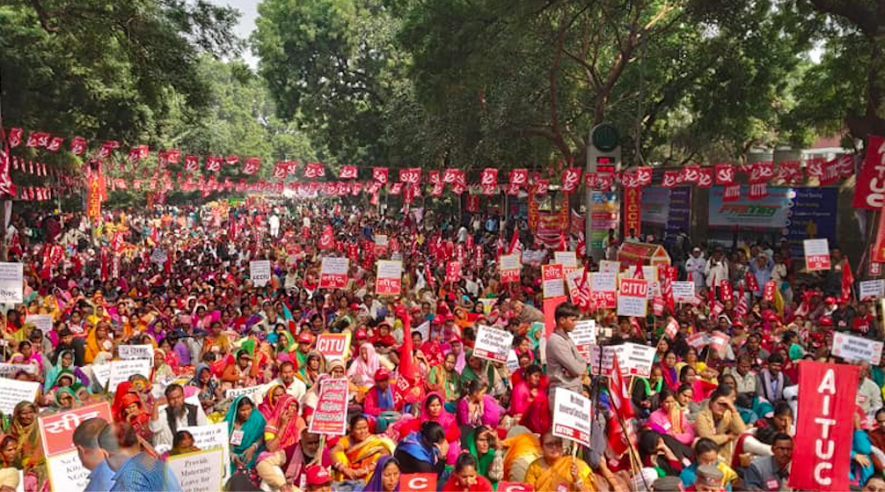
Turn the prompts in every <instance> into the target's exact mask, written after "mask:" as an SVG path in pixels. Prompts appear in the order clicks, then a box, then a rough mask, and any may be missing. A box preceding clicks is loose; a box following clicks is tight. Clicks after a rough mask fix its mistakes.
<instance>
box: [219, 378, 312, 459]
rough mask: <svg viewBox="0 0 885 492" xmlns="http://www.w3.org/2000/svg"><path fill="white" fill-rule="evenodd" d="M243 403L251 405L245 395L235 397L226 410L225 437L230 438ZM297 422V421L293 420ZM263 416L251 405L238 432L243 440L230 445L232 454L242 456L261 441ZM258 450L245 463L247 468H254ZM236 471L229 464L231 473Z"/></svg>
mask: <svg viewBox="0 0 885 492" xmlns="http://www.w3.org/2000/svg"><path fill="white" fill-rule="evenodd" d="M243 401H248V402H249V403H252V400H250V399H249V397H248V396H246V395H240V396H238V397H236V398H235V399H234V401H233V403H231V405H230V408H228V409H227V415H225V416H224V420H225V422H227V435H228V436H230V435H232V434H233V431H234V424H235V423H236V421H237V412H238V411H239V409H240V405H241V404H242V403H243ZM293 420H297V419H293ZM265 423H266V422H265V420H264V416H262V415H261V412H259V411H258V408H256V407H255V405H254V404H252V413H251V414H249V418H248V419H246V421H245V422H243V424H242V425H241V426H240V430H241V431H243V439H242V440H241V441H240V444H238V445H236V446H234V445H231V451H232V452H233V453H234V454H238V455H239V454H242V453H244V452H245V451H246V449H248V448H249V446H251V445H252V444H254V443H255V442H256V441H258V440H259V439H261V435H262V434H263V433H264V426H265ZM260 451H261V450H260V449H258V450H256V452H255V453H253V454H252V460H251V461H249V462H248V463H246V467H247V468H253V467H254V466H255V461H256V460H257V459H258V455H259V454H261V453H260ZM234 471H236V466H235V465H234V464H233V463H231V473H233V472H234Z"/></svg>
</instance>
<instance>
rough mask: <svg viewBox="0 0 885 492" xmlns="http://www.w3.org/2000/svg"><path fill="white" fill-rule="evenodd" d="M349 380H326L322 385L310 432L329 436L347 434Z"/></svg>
mask: <svg viewBox="0 0 885 492" xmlns="http://www.w3.org/2000/svg"><path fill="white" fill-rule="evenodd" d="M347 393H348V390H347V379H326V380H323V381H322V382H321V383H320V396H319V402H318V403H317V408H316V411H315V412H314V414H313V418H312V419H311V421H310V432H312V433H314V434H326V435H329V436H343V435H344V434H346V433H347V401H348V400H349V396H348V394H347Z"/></svg>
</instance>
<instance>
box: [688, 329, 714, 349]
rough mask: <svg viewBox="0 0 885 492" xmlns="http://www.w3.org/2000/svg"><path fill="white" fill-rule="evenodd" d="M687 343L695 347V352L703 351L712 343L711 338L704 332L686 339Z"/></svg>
mask: <svg viewBox="0 0 885 492" xmlns="http://www.w3.org/2000/svg"><path fill="white" fill-rule="evenodd" d="M685 341H686V342H687V343H688V344H689V345H691V346H692V347H694V349H695V350H701V349H702V348H704V347H706V346H707V344H708V343H710V339H709V337H708V336H707V334H706V333H704V332H698V333H695V334H693V335H691V336H689V337H688V338H686V339H685Z"/></svg>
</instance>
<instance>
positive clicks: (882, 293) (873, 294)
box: [28, 279, 885, 319]
mask: <svg viewBox="0 0 885 492" xmlns="http://www.w3.org/2000/svg"><path fill="white" fill-rule="evenodd" d="M859 292H860V300H861V301H866V300H870V299H881V298H882V297H885V280H882V279H879V280H864V281H863V282H861V283H860V291H859ZM28 319H30V318H28Z"/></svg>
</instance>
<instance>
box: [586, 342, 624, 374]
mask: <svg viewBox="0 0 885 492" xmlns="http://www.w3.org/2000/svg"><path fill="white" fill-rule="evenodd" d="M626 350H627V347H626V346H625V345H614V346H612V345H606V346H603V347H600V346H599V345H593V346H592V347H590V359H589V360H588V361H587V362H588V364H589V365H590V374H593V375H594V376H599V375H603V376H609V375H611V373H612V367H613V366H614V356H615V354H618V361H619V362H620V361H622V360H624V352H625V351H626ZM621 373H622V375H623V376H629V375H630V370H629V367H627V366H625V365H624V364H623V363H622V364H621Z"/></svg>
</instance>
